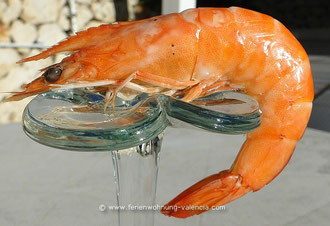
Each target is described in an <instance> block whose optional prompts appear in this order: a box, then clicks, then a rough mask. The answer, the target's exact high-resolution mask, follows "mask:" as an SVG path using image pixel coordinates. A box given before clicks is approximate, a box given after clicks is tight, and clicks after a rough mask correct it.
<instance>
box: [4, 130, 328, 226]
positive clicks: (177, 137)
mask: <svg viewBox="0 0 330 226" xmlns="http://www.w3.org/2000/svg"><path fill="white" fill-rule="evenodd" d="M243 140H244V137H243V136H229V135H219V134H211V133H206V132H198V131H192V130H182V129H167V131H166V135H165V138H164V144H163V148H162V153H161V162H160V172H159V181H158V192H157V203H158V204H164V203H165V202H166V201H168V200H170V199H171V198H173V197H174V196H175V195H176V194H178V193H179V192H180V191H182V190H183V189H185V188H187V187H188V186H190V185H191V184H192V183H194V182H196V181H198V180H200V179H202V178H203V177H205V176H207V175H210V174H213V173H216V172H218V171H220V170H222V169H225V168H227V167H229V166H230V165H231V163H232V161H233V160H234V158H235V155H236V154H237V152H238V150H239V147H240V145H241V144H242V142H243ZM114 190H115V186H114V184H113V175H112V163H111V157H110V153H107V152H102V153H100V152H98V153H81V152H72V151H63V150H56V149H54V148H49V147H45V146H42V145H40V144H38V143H36V142H34V141H32V140H30V139H29V138H28V137H27V136H25V134H24V133H23V131H22V128H21V125H19V124H8V125H1V126H0V225H1V226H7V225H10V226H11V225H31V226H32V225H33V226H39V225H40V226H41V225H47V226H53V225H54V226H58V225H64V226H66V225H68V226H74V225H77V226H78V225H79V226H85V225H86V226H90V225H115V223H114V222H115V213H114V212H111V211H106V212H101V211H99V210H98V207H99V205H100V204H107V205H115V203H116V202H115V195H114V194H115V193H114ZM329 213H330V133H327V132H322V131H319V130H314V129H307V131H306V133H305V136H304V138H303V139H302V140H301V141H300V142H299V144H298V146H297V148H296V151H295V153H294V155H293V157H292V159H291V161H290V162H289V164H288V165H287V167H286V168H285V169H284V171H283V172H282V173H281V174H280V175H279V176H278V177H277V178H276V179H275V180H274V181H273V182H272V183H271V184H269V185H268V186H266V187H264V188H263V189H262V190H260V191H258V192H256V193H250V194H248V195H246V196H244V197H242V198H240V199H239V200H236V201H234V202H232V203H230V204H227V205H226V209H225V210H223V211H213V212H207V213H205V214H203V215H201V216H195V217H191V218H188V219H185V220H182V219H175V218H169V217H165V216H163V215H161V214H159V213H158V214H157V216H156V222H155V225H156V226H165V225H176V226H183V225H184V226H188V225H189V226H191V225H203V226H205V225H226V226H230V225H274V226H275V225H276V226H279V225H290V226H291V225H299V226H301V225H329V224H328V223H329V222H330V214H329Z"/></svg>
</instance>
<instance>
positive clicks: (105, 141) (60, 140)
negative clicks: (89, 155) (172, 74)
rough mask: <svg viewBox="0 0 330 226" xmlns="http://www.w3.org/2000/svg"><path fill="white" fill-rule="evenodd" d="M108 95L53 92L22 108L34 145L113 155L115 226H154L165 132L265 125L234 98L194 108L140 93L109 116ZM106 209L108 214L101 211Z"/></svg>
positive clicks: (240, 97)
mask: <svg viewBox="0 0 330 226" xmlns="http://www.w3.org/2000/svg"><path fill="white" fill-rule="evenodd" d="M103 108H104V96H103V95H101V94H95V93H92V92H89V91H87V90H83V89H73V90H56V91H51V92H47V93H43V94H40V95H38V96H37V97H35V98H34V99H33V100H32V101H31V102H30V103H29V104H28V105H27V107H26V108H25V111H24V114H23V129H24V131H25V133H26V134H27V135H28V136H29V137H30V138H32V139H33V140H35V141H37V142H39V143H41V144H44V145H47V146H51V147H56V148H59V149H64V150H75V151H86V152H97V151H110V153H111V155H112V161H113V168H114V177H115V186H116V191H117V192H116V193H117V194H116V195H117V206H118V207H119V208H118V226H120V225H121V226H128V225H135V226H141V225H144V226H153V225H154V213H155V210H156V211H157V210H158V211H159V207H158V206H155V197H156V185H157V173H158V163H159V153H160V150H161V144H162V136H163V131H164V130H165V128H166V127H167V126H174V127H191V128H195V129H197V128H199V129H203V130H208V131H211V132H217V133H226V134H244V133H247V132H250V131H252V130H254V129H256V128H257V127H258V126H259V124H260V117H261V112H260V110H259V106H258V103H257V102H256V101H255V100H254V99H252V98H251V97H249V96H246V95H244V94H241V93H237V92H233V91H224V92H219V93H216V94H213V95H210V96H207V97H204V98H200V99H198V100H196V101H194V102H192V103H185V102H182V101H180V100H178V99H174V98H171V97H168V96H164V95H153V96H151V95H148V94H145V93H142V94H140V95H138V96H136V97H135V98H134V99H131V100H123V99H120V98H117V99H116V103H115V106H114V107H111V106H110V107H109V108H108V109H106V112H107V113H104V109H103ZM104 208H106V207H104Z"/></svg>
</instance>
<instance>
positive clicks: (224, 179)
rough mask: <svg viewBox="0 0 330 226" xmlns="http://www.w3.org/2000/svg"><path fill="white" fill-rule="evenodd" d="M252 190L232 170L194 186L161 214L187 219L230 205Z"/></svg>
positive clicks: (163, 209)
mask: <svg viewBox="0 0 330 226" xmlns="http://www.w3.org/2000/svg"><path fill="white" fill-rule="evenodd" d="M249 191H251V188H249V187H248V186H244V185H243V184H242V177H241V176H240V175H238V174H235V173H233V172H232V171H231V170H224V171H221V172H220V173H217V174H214V175H211V176H209V177H206V178H204V179H203V180H201V181H199V182H197V183H196V184H194V185H192V186H191V187H190V188H188V189H186V190H185V191H183V192H182V193H180V194H179V195H178V196H177V197H176V198H174V199H173V200H172V201H170V202H169V203H168V204H166V205H165V206H164V207H163V208H162V210H161V212H162V213H163V214H164V215H167V216H173V217H177V218H187V217H190V216H193V215H198V214H201V213H203V212H205V211H208V210H211V209H213V208H215V207H216V206H221V205H224V204H226V203H229V202H231V201H233V200H235V199H237V198H239V197H241V196H243V195H245V194H246V193H248V192H249Z"/></svg>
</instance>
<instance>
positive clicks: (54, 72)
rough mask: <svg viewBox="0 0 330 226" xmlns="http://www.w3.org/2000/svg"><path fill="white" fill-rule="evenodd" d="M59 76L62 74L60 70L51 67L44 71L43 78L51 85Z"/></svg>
mask: <svg viewBox="0 0 330 226" xmlns="http://www.w3.org/2000/svg"><path fill="white" fill-rule="evenodd" d="M61 74H62V68H60V67H51V68H48V69H47V70H46V71H45V73H44V77H45V80H46V81H47V82H49V83H53V82H56V81H57V80H58V79H59V78H60V77H61Z"/></svg>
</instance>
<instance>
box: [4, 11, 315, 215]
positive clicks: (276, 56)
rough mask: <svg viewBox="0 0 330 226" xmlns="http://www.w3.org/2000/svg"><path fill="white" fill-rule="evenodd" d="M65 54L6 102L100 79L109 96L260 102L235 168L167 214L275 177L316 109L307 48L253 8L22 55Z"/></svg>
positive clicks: (122, 28)
mask: <svg viewBox="0 0 330 226" xmlns="http://www.w3.org/2000/svg"><path fill="white" fill-rule="evenodd" d="M64 51H69V52H72V55H71V56H69V57H67V58H65V59H63V60H62V62H60V63H58V64H56V65H53V66H50V67H48V68H46V69H44V73H43V75H42V76H41V77H40V78H38V79H36V80H34V81H33V82H31V83H30V84H28V85H25V86H24V88H25V90H24V91H23V92H20V93H16V94H15V95H13V96H12V97H10V98H9V99H8V100H19V99H22V98H24V97H26V96H29V95H34V94H37V93H40V92H44V91H46V90H50V89H53V88H59V87H62V88H66V87H88V86H98V87H103V88H104V90H108V91H107V94H108V95H107V96H108V98H107V101H110V100H111V99H113V98H114V96H115V94H116V93H117V92H118V91H119V90H122V91H124V90H125V89H126V90H128V89H133V90H137V91H139V92H149V93H160V92H168V93H172V95H178V93H180V95H181V94H182V95H183V98H182V99H183V100H184V101H188V102H189V101H192V100H194V99H196V98H198V97H201V96H203V95H206V94H210V93H212V92H216V91H219V90H222V89H239V91H240V92H244V93H246V94H248V95H250V96H252V97H254V98H255V99H256V100H257V101H258V102H259V104H260V107H261V110H262V112H263V116H262V122H261V125H260V127H259V128H258V129H257V130H255V131H253V132H251V133H249V134H248V135H247V138H246V141H245V143H244V144H243V146H242V148H241V150H240V152H239V154H238V156H237V158H236V160H235V161H234V163H233V164H232V166H231V167H230V168H229V169H228V170H224V171H221V172H220V173H216V174H214V175H211V176H209V177H207V178H205V179H203V180H201V181H200V182H198V183H196V184H195V185H193V186H192V187H190V188H188V189H187V190H185V191H183V192H182V193H181V194H179V195H178V196H177V197H176V198H174V199H173V200H172V201H170V202H169V203H168V204H167V205H165V206H164V208H163V209H162V213H163V214H165V215H168V216H173V217H179V218H186V217H189V216H192V215H195V214H200V213H202V212H204V211H206V210H207V209H211V208H212V207H215V206H218V205H224V204H226V203H229V202H231V201H233V200H235V199H237V198H239V197H241V196H243V195H245V194H246V193H248V192H250V191H258V190H259V189H261V188H262V187H263V186H265V185H266V184H268V183H269V182H271V181H272V180H273V179H274V178H275V177H276V176H277V175H278V174H279V173H280V172H281V171H282V170H283V168H284V167H285V165H286V164H287V163H288V161H289V159H290V157H291V155H292V153H293V151H294V149H295V146H296V143H297V141H298V140H300V139H301V137H302V136H303V133H304V131H305V128H306V126H307V122H308V120H309V116H310V113H311V109H312V100H313V81H312V74H311V68H310V63H309V60H308V56H307V54H306V52H305V50H304V49H303V47H302V46H301V45H300V43H299V42H298V41H297V40H296V39H295V38H294V36H293V35H292V34H291V33H290V32H289V31H288V30H287V29H286V28H285V27H284V26H283V25H282V24H281V23H280V22H278V21H277V20H275V19H273V18H272V17H270V16H267V15H264V14H261V13H258V12H254V11H251V10H246V9H242V8H237V7H231V8H228V9H227V8H200V9H191V10H186V11H184V12H182V13H180V14H170V15H164V16H158V17H154V18H151V19H146V20H141V21H135V22H124V23H118V24H111V25H102V26H100V27H97V28H90V29H88V30H87V31H83V32H79V33H78V34H77V35H75V36H73V37H69V38H68V39H67V40H65V41H63V42H60V43H59V44H58V45H56V46H54V47H52V48H50V49H48V50H46V51H44V52H42V53H40V54H38V55H36V56H32V57H29V58H27V59H25V60H22V61H21V62H27V61H32V60H39V59H43V58H46V57H49V56H51V55H54V54H56V53H59V52H64ZM237 87H239V88H237ZM169 91H171V92H169ZM110 94H112V95H110ZM189 206H190V207H191V206H192V207H193V206H198V207H200V206H202V207H205V208H202V209H200V208H198V209H197V208H191V209H189V208H186V207H189ZM171 207H177V211H175V208H171Z"/></svg>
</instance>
